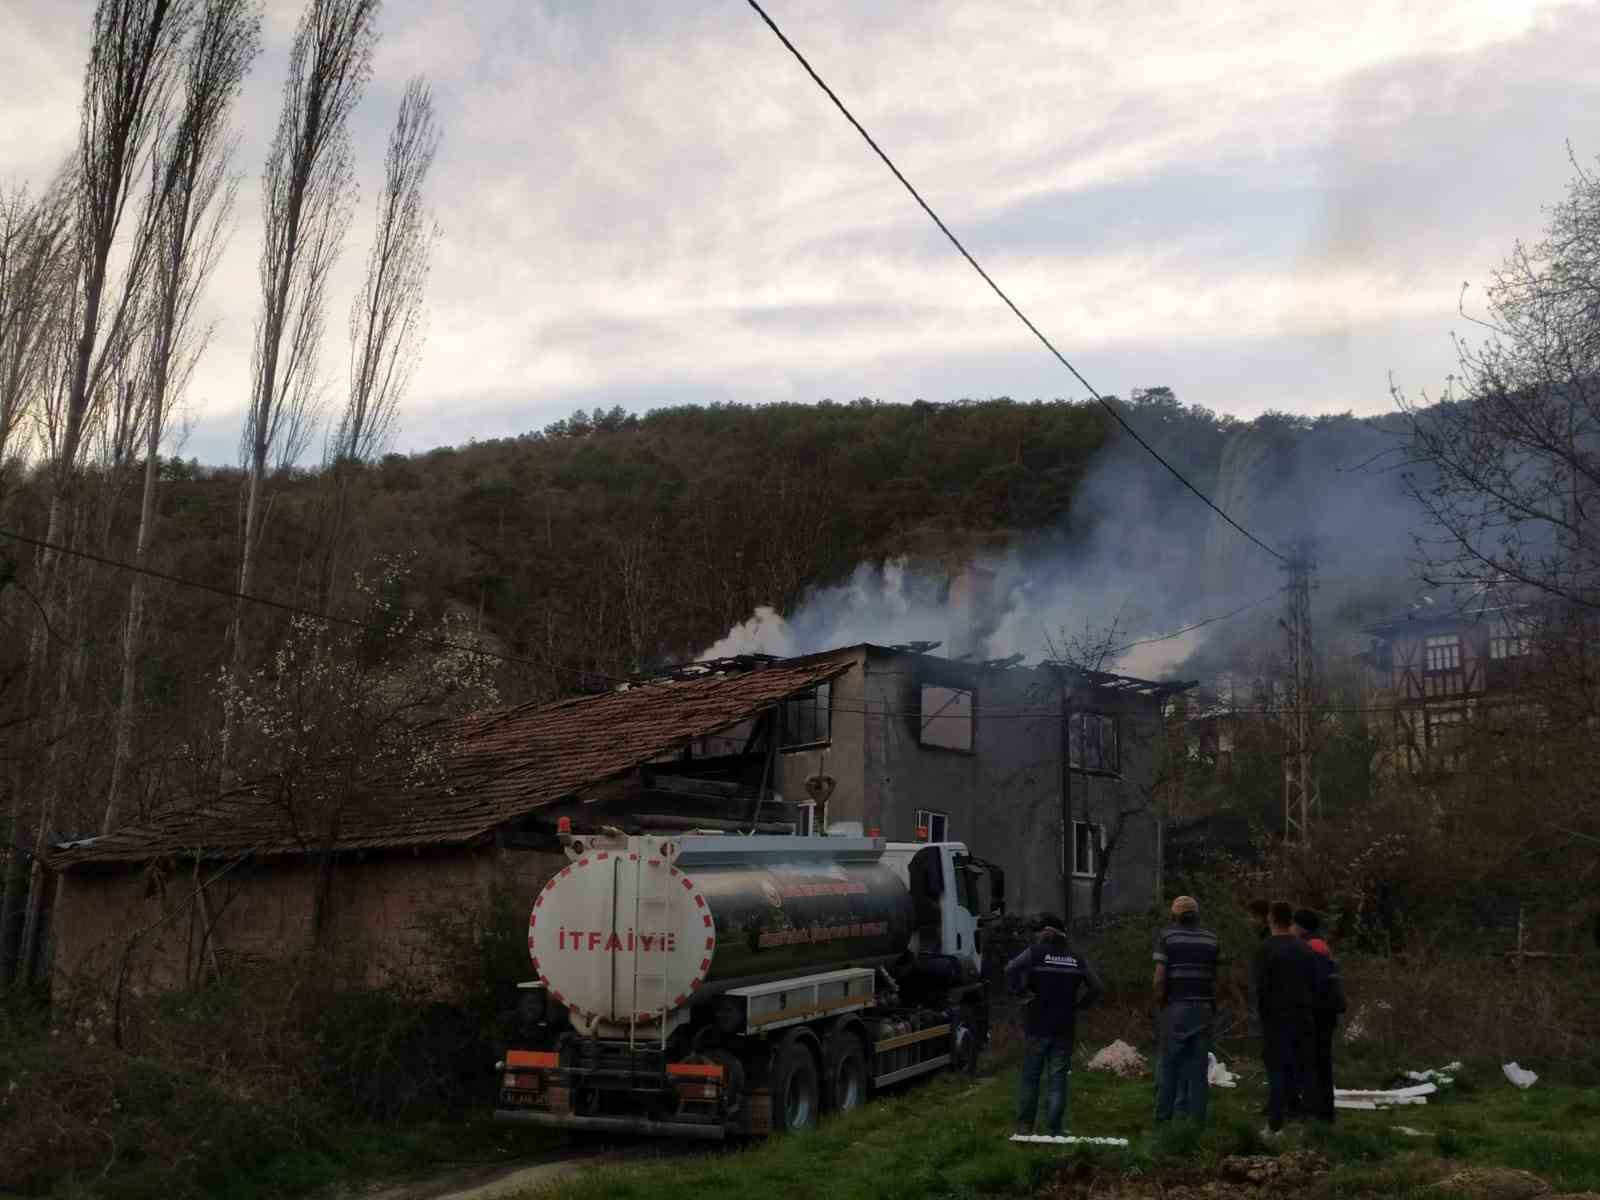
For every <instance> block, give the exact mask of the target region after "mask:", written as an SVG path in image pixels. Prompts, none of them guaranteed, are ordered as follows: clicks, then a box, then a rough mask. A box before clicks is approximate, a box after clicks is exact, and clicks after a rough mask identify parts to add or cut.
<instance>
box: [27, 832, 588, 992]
mask: <svg viewBox="0 0 1600 1200" xmlns="http://www.w3.org/2000/svg"><path fill="white" fill-rule="evenodd" d="M564 863H565V860H564V859H563V858H561V857H560V856H559V855H555V854H544V853H537V852H532V851H521V850H519V851H506V850H499V849H496V848H494V847H482V848H474V849H470V850H468V849H449V850H426V851H419V852H417V853H415V854H413V853H411V852H409V851H405V852H397V853H390V854H381V855H379V854H369V855H366V856H354V855H348V856H343V857H341V859H340V860H339V862H338V863H337V864H336V865H335V867H334V868H333V874H332V878H331V883H330V886H329V889H328V901H327V912H326V915H325V919H324V932H323V935H322V943H321V947H322V949H323V951H324V952H325V953H326V956H327V957H326V959H325V960H324V961H325V962H326V963H327V964H328V967H327V969H329V970H333V971H338V972H340V973H342V974H345V975H347V976H349V977H350V978H351V980H352V981H361V982H366V983H378V982H382V981H383V980H384V979H386V978H390V977H392V976H393V975H394V974H395V973H397V972H406V973H408V974H409V973H419V972H426V971H428V970H429V968H430V966H431V965H432V962H431V953H430V940H431V939H430V935H429V930H430V928H431V927H432V918H433V917H435V916H438V915H441V914H442V915H445V916H450V915H459V914H465V913H470V912H471V911H473V910H474V909H475V908H477V907H478V906H480V905H481V904H482V903H483V902H484V901H485V900H486V899H487V897H488V895H489V891H490V889H491V887H492V886H494V885H495V884H496V883H500V884H502V885H505V886H508V887H510V888H512V889H513V894H518V893H520V894H522V895H526V896H527V897H528V900H529V902H530V903H531V901H532V898H533V896H534V894H535V893H536V892H537V891H538V889H539V888H540V887H541V886H543V884H544V881H545V880H546V879H548V878H549V877H550V875H552V874H553V873H554V872H555V871H556V870H558V869H559V868H560V867H561V866H562V865H564ZM197 883H205V884H206V886H205V888H204V892H205V897H206V901H205V904H204V905H202V904H201V903H199V902H198V901H197V900H196V891H197ZM60 885H61V886H60V893H59V896H58V899H57V905H56V909H55V913H54V916H53V922H54V944H55V953H54V970H55V972H56V975H57V977H58V979H61V980H63V981H64V982H71V981H74V980H79V979H84V978H85V977H87V978H88V979H99V980H102V981H103V980H106V979H111V978H115V975H116V973H117V972H118V971H119V970H122V969H125V970H126V971H127V972H128V977H127V978H128V984H129V985H130V986H132V987H137V988H139V989H140V990H146V989H168V988H174V987H181V986H184V985H185V984H187V983H190V982H193V981H195V980H196V979H198V978H201V977H203V974H204V973H205V972H207V971H209V970H210V964H209V957H210V956H209V953H208V952H207V951H206V949H205V938H204V936H203V931H204V929H205V928H206V926H207V923H208V921H209V923H210V925H211V928H212V937H211V945H212V946H213V947H214V948H215V950H216V952H217V955H218V959H219V961H221V962H222V963H223V964H224V965H230V966H231V965H244V966H248V965H249V964H250V963H253V962H263V961H275V960H281V959H285V958H289V957H292V956H294V955H295V954H298V953H301V952H304V951H306V950H309V949H311V948H312V945H313V942H314V940H315V934H314V930H313V914H314V911H315V897H316V894H317V890H318V886H319V871H318V868H317V866H316V864H315V863H314V862H313V861H311V860H309V859H307V858H304V857H298V856H297V857H293V858H289V857H282V858H268V859H258V860H251V861H246V862H243V863H241V864H239V865H237V866H234V867H231V868H230V867H229V866H228V864H227V863H226V862H217V861H207V862H202V863H200V864H199V871H198V874H197V873H196V870H195V864H194V863H192V862H190V863H178V864H176V865H173V864H160V863H150V864H140V865H137V866H116V867H97V866H90V865H83V866H78V867H74V868H73V869H71V870H69V871H66V872H65V873H63V875H62V876H61V877H60ZM124 963H125V964H126V965H125V966H124V965H123V964H124ZM530 971H531V967H530ZM442 982H444V983H445V984H446V985H447V981H442ZM444 990H448V988H447V986H446V987H445V989H444Z"/></svg>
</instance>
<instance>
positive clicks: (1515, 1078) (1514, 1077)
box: [1500, 1062, 1539, 1089]
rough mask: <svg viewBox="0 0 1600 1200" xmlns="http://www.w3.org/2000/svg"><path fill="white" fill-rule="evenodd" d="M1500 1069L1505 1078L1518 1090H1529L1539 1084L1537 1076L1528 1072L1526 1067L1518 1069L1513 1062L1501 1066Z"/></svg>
mask: <svg viewBox="0 0 1600 1200" xmlns="http://www.w3.org/2000/svg"><path fill="white" fill-rule="evenodd" d="M1500 1069H1501V1070H1502V1071H1504V1072H1505V1073H1506V1078H1507V1079H1509V1080H1510V1081H1511V1082H1512V1083H1513V1084H1514V1085H1515V1086H1517V1087H1519V1088H1523V1089H1527V1088H1531V1087H1532V1086H1533V1085H1534V1084H1536V1083H1538V1082H1539V1076H1538V1075H1537V1074H1536V1073H1535V1072H1533V1071H1530V1070H1528V1069H1527V1068H1526V1067H1520V1066H1518V1065H1517V1064H1516V1063H1514V1062H1508V1063H1506V1064H1504V1065H1503V1066H1501V1068H1500Z"/></svg>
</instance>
